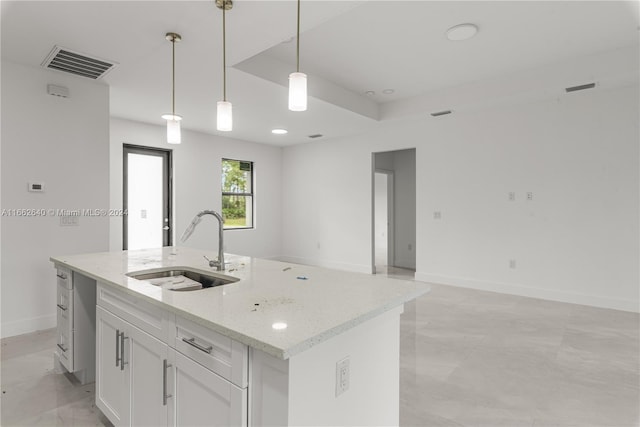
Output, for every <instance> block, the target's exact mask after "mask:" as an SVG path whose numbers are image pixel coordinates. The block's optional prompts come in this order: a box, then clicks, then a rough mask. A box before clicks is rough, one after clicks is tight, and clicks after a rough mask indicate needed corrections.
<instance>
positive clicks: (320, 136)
mask: <svg viewBox="0 0 640 427" xmlns="http://www.w3.org/2000/svg"><path fill="white" fill-rule="evenodd" d="M322 136H323V135H322V134H321V133H316V134H314V135H309V138H313V139H315V138H322Z"/></svg>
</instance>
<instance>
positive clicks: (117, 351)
mask: <svg viewBox="0 0 640 427" xmlns="http://www.w3.org/2000/svg"><path fill="white" fill-rule="evenodd" d="M123 333H124V332H123ZM119 364H120V329H116V368H117V367H118V365H119Z"/></svg>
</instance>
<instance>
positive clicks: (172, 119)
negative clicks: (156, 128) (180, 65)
mask: <svg viewBox="0 0 640 427" xmlns="http://www.w3.org/2000/svg"><path fill="white" fill-rule="evenodd" d="M165 38H166V39H167V40H169V41H170V42H171V52H172V53H171V114H165V115H163V116H162V118H163V119H165V120H166V121H167V142H168V143H169V144H180V143H181V142H182V137H181V133H180V120H182V117H180V116H178V115H176V42H179V41H180V40H182V37H180V34H176V33H167V34H166V35H165Z"/></svg>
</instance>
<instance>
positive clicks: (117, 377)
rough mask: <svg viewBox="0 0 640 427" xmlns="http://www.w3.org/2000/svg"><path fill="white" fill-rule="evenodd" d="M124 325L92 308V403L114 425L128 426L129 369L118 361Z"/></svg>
mask: <svg viewBox="0 0 640 427" xmlns="http://www.w3.org/2000/svg"><path fill="white" fill-rule="evenodd" d="M126 327H127V324H126V322H125V321H123V320H122V319H120V318H119V317H117V316H114V315H113V314H111V313H109V312H108V311H106V310H104V309H103V308H101V307H97V308H96V405H97V406H98V408H100V410H101V411H102V413H103V414H104V415H105V416H106V417H107V418H108V419H109V421H111V422H112V423H113V425H114V426H116V427H117V426H128V425H130V422H129V421H130V417H129V379H128V375H129V370H128V369H124V370H123V369H122V367H121V361H120V355H121V351H120V350H121V347H120V343H121V341H122V339H121V337H120V334H122V333H125V328H126ZM125 367H126V365H125Z"/></svg>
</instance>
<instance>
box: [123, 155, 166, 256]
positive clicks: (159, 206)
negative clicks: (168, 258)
mask: <svg viewBox="0 0 640 427" xmlns="http://www.w3.org/2000/svg"><path fill="white" fill-rule="evenodd" d="M171 154H172V153H171V150H163V149H159V148H149V147H141V146H136V145H128V144H124V145H123V156H124V158H123V191H122V193H123V201H122V206H123V208H124V211H125V212H126V214H125V215H124V216H123V227H122V230H123V236H122V237H123V238H122V248H123V249H124V250H127V249H146V248H159V247H162V246H171V244H172V234H173V233H172V232H171V224H172V212H171V160H172V159H171Z"/></svg>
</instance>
